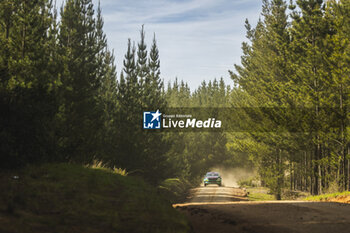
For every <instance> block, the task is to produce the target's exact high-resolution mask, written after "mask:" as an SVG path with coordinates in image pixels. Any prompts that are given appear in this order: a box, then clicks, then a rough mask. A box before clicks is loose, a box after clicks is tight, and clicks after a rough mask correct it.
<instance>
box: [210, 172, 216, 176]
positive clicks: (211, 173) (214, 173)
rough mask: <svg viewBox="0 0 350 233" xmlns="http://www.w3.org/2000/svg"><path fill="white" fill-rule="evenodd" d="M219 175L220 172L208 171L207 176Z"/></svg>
mask: <svg viewBox="0 0 350 233" xmlns="http://www.w3.org/2000/svg"><path fill="white" fill-rule="evenodd" d="M209 175H211V176H218V175H219V172H207V176H209Z"/></svg>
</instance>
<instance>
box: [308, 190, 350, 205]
mask: <svg viewBox="0 0 350 233" xmlns="http://www.w3.org/2000/svg"><path fill="white" fill-rule="evenodd" d="M304 200H307V201H335V202H345V203H350V191H345V192H337V193H329V194H323V195H317V196H308V197H306V198H305V199H304Z"/></svg>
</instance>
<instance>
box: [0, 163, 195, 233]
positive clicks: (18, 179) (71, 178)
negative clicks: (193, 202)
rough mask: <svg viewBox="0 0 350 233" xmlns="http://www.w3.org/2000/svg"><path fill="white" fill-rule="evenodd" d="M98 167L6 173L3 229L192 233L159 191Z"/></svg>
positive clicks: (0, 176) (0, 198)
mask: <svg viewBox="0 0 350 233" xmlns="http://www.w3.org/2000/svg"><path fill="white" fill-rule="evenodd" d="M96 168H97V169H96ZM96 168H89V167H83V166H78V165H72V164H45V165H40V166H29V167H26V168H24V169H21V170H16V171H11V172H9V171H7V172H2V173H0V190H1V192H0V232H14V233H17V232H18V233H32V232H45V233H50V232H84V233H92V232H96V233H97V232H106V233H108V232H118V233H129V232H135V233H138V232H140V233H148V232H150V233H157V232H159V233H168V232H169V233H170V232H190V227H189V224H188V221H187V219H186V218H185V217H184V216H183V215H182V214H180V213H179V212H177V211H176V210H175V209H173V208H172V207H171V204H170V202H169V201H167V200H165V199H164V198H163V197H162V196H161V195H159V193H158V192H157V189H155V188H153V187H151V186H149V185H147V184H146V183H145V182H143V181H142V180H141V179H139V178H137V177H130V176H125V175H126V173H125V172H123V171H122V170H118V169H116V170H115V171H113V170H108V169H105V168H103V167H98V166H96ZM117 173H119V174H117ZM120 173H121V174H122V175H120Z"/></svg>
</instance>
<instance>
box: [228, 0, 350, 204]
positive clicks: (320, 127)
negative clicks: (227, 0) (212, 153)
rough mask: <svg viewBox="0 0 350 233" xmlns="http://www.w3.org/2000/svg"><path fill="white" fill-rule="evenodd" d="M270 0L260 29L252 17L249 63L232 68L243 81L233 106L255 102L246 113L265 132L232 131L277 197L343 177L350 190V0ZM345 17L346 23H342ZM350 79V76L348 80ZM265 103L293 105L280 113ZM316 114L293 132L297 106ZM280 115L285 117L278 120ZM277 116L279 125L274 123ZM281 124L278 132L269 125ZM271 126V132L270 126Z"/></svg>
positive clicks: (237, 146)
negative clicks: (349, 28) (349, 111)
mask: <svg viewBox="0 0 350 233" xmlns="http://www.w3.org/2000/svg"><path fill="white" fill-rule="evenodd" d="M296 4H297V6H298V7H296V6H295V5H293V3H292V2H291V3H290V5H289V9H290V10H291V12H290V14H289V15H288V14H287V11H286V10H287V7H288V5H287V3H286V2H285V1H282V0H272V1H268V0H266V1H263V8H262V18H261V19H260V20H259V22H258V23H257V25H256V27H255V28H253V27H252V26H251V25H250V24H249V23H248V21H246V29H247V38H248V40H249V42H248V43H247V42H245V43H243V46H242V50H243V56H242V60H241V63H242V65H241V66H238V65H236V66H235V68H236V71H237V73H234V72H230V73H231V77H232V79H233V80H234V82H235V85H236V86H237V87H238V88H237V90H234V91H233V99H232V105H233V106H237V105H238V106H241V107H242V106H243V107H248V108H251V107H255V108H257V107H258V108H259V109H258V110H257V111H253V112H250V111H245V112H243V113H242V114H241V118H240V119H244V118H248V120H247V122H254V121H250V120H249V119H252V120H254V119H255V118H257V117H258V119H267V120H266V122H265V120H264V121H261V122H258V123H255V126H254V127H255V128H256V129H259V130H260V131H261V132H259V133H256V132H245V133H242V134H236V135H233V136H232V137H230V139H231V140H230V141H229V146H230V148H232V149H233V150H236V151H238V152H241V153H246V154H247V155H248V156H249V157H251V158H252V159H253V160H254V163H255V165H256V166H257V167H258V169H259V175H260V178H261V181H262V184H264V185H267V186H268V187H269V188H270V189H271V192H272V193H273V194H275V195H276V198H277V199H280V198H281V195H282V189H284V188H287V187H288V188H290V189H291V190H295V189H300V190H304V191H309V192H311V193H312V194H320V193H322V192H325V191H326V190H327V189H329V188H330V186H331V184H333V183H337V184H339V189H340V190H342V189H349V187H350V185H349V167H348V164H349V158H348V153H349V145H350V143H349V141H348V125H347V124H348V119H349V118H348V117H349V116H348V115H347V114H346V113H345V112H346V110H345V109H347V108H348V105H349V102H348V99H349V98H348V97H349V96H348V94H349V93H347V91H345V90H348V88H349V82H348V80H349V79H348V70H347V68H345V69H344V67H347V66H348V64H349V63H348V62H349V59H348V58H347V57H348V54H347V53H346V52H345V51H347V50H348V49H349V44H348V39H349V35H348V34H345V33H344V32H345V31H344V29H345V27H347V26H345V25H347V24H346V23H344V22H345V21H347V20H349V17H350V14H349V2H348V1H327V2H324V1H321V0H320V1H304V0H299V1H296ZM340 22H342V23H340ZM345 80H347V81H345ZM261 107H268V108H271V107H278V108H279V109H282V110H283V109H285V111H279V112H278V114H277V115H276V114H275V115H272V116H271V114H270V112H268V111H265V110H264V109H265V108H261ZM303 108H304V109H307V112H308V114H305V115H304V116H303V120H302V121H300V122H298V124H296V125H295V128H296V129H298V132H294V131H293V130H292V131H291V130H290V129H288V128H287V127H286V125H288V124H280V122H281V121H277V120H282V122H286V123H287V122H293V120H294V119H295V118H297V117H298V116H297V115H294V114H293V111H292V110H293V109H303ZM276 122H277V124H276ZM271 123H272V124H271ZM271 125H275V128H274V129H276V132H275V131H274V132H269V129H271ZM263 131H266V133H262V132H263Z"/></svg>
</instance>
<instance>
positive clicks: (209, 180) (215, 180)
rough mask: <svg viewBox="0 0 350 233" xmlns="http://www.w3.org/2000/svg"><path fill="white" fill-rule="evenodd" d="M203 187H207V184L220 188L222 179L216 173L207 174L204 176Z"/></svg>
mask: <svg viewBox="0 0 350 233" xmlns="http://www.w3.org/2000/svg"><path fill="white" fill-rule="evenodd" d="M203 182H204V186H207V185H208V184H217V185H219V186H221V184H222V179H221V176H220V174H219V173H218V172H207V174H206V175H205V176H204V180H203Z"/></svg>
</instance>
